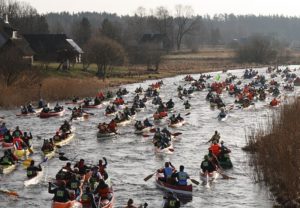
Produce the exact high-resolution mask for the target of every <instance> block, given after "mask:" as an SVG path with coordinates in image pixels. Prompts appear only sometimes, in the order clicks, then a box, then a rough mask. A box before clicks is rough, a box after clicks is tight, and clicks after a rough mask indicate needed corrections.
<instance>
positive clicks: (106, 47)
mask: <svg viewBox="0 0 300 208" xmlns="http://www.w3.org/2000/svg"><path fill="white" fill-rule="evenodd" d="M86 51H87V54H86V57H87V60H88V61H89V63H95V64H96V65H97V68H98V71H97V75H98V76H99V77H101V78H103V80H104V79H105V78H106V70H107V68H108V67H110V66H111V65H121V64H123V63H124V61H125V58H126V57H125V52H124V49H123V47H122V46H121V45H120V44H119V43H118V42H116V41H114V40H112V39H109V38H107V37H99V36H98V37H94V38H92V39H90V40H89V42H88V43H87V46H86Z"/></svg>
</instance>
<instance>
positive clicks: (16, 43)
mask: <svg viewBox="0 0 300 208" xmlns="http://www.w3.org/2000/svg"><path fill="white" fill-rule="evenodd" d="M11 48H13V49H15V50H16V52H17V53H18V54H19V55H21V56H22V58H23V59H25V60H27V61H28V63H29V64H32V62H33V56H34V51H33V50H32V49H31V47H30V45H29V43H28V42H27V41H26V40H25V39H24V37H23V36H22V35H20V34H19V33H18V31H17V30H16V29H15V28H13V27H12V26H11V25H10V24H9V22H8V17H7V16H6V19H5V20H3V19H1V18H0V53H1V52H4V51H7V50H8V49H11Z"/></svg>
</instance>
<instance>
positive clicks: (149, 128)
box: [134, 127, 151, 134]
mask: <svg viewBox="0 0 300 208" xmlns="http://www.w3.org/2000/svg"><path fill="white" fill-rule="evenodd" d="M150 130H151V127H144V128H143V129H140V130H138V129H136V130H135V131H134V133H135V134H143V133H147V132H149V131H150Z"/></svg>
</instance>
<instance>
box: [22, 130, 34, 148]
mask: <svg viewBox="0 0 300 208" xmlns="http://www.w3.org/2000/svg"><path fill="white" fill-rule="evenodd" d="M21 138H22V140H23V142H24V143H25V144H26V145H27V146H28V147H30V146H31V145H30V140H32V138H33V137H32V134H31V132H29V135H28V134H27V132H24V135H23V136H22V137H21Z"/></svg>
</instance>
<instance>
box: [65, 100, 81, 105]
mask: <svg viewBox="0 0 300 208" xmlns="http://www.w3.org/2000/svg"><path fill="white" fill-rule="evenodd" d="M83 101H84V100H78V101H77V102H73V101H69V102H65V104H66V105H77V104H82V103H83Z"/></svg>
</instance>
